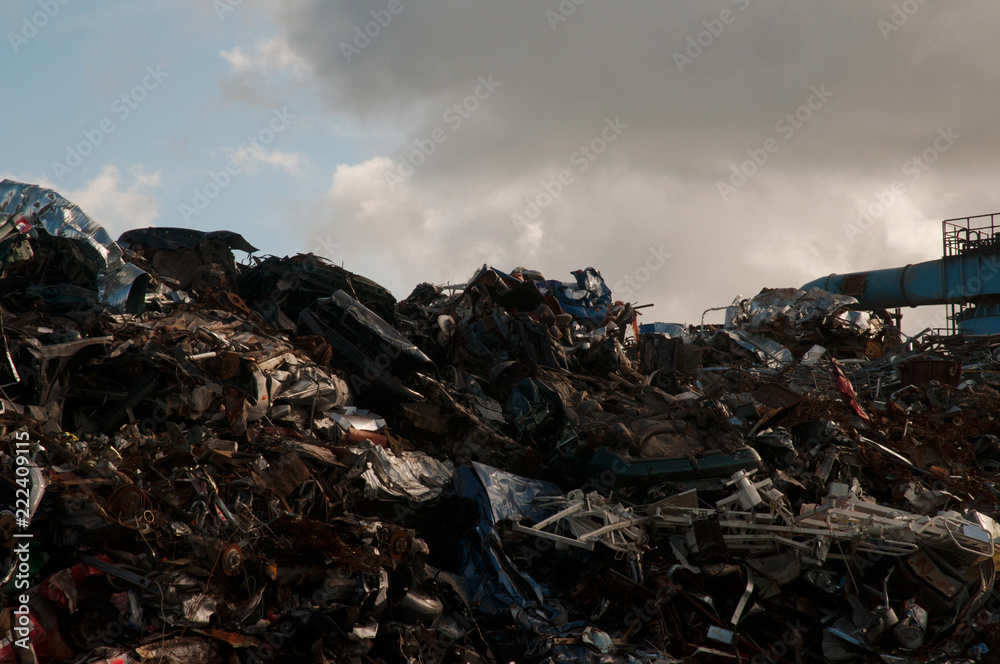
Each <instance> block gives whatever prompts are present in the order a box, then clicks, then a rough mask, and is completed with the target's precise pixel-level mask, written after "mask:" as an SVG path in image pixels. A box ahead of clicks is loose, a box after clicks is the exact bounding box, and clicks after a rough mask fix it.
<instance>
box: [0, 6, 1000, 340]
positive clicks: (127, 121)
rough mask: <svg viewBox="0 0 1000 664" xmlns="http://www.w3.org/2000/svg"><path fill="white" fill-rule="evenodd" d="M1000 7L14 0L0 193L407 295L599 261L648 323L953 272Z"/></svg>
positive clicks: (992, 104) (994, 139)
mask: <svg viewBox="0 0 1000 664" xmlns="http://www.w3.org/2000/svg"><path fill="white" fill-rule="evenodd" d="M997 19H1000V5H997V4H996V3H995V2H986V1H985V0H970V1H968V2H963V3H944V2H937V1H935V0H904V1H900V0H895V1H893V2H889V1H873V0H864V1H862V0H840V1H838V2H803V1H802V0H795V1H792V0H787V1H779V0H773V1H770V2H768V1H764V0H719V1H715V2H709V1H702V2H685V3H681V2H671V1H665V0H656V1H653V0H625V1H623V2H615V3H611V2H599V0H534V1H531V2H525V1H522V0H505V1H503V2H498V1H495V0H492V1H489V0H453V1H444V0H441V1H438V0H373V1H368V0H298V1H296V2H287V3H281V5H280V6H278V3H264V2H257V1H255V0H198V1H197V2H195V1H192V0H172V1H170V0H145V1H144V2H141V3H136V2H117V1H110V0H109V1H93V2H90V1H87V2H84V0H24V1H16V2H5V3H3V4H2V5H0V22H2V24H3V28H4V30H3V32H4V42H5V43H4V44H3V45H2V46H0V58H2V59H3V61H4V62H5V64H6V66H5V67H4V71H5V72H6V73H5V75H4V82H5V85H4V89H5V92H6V94H5V99H4V101H5V104H4V110H3V118H4V120H5V121H4V123H3V127H4V130H3V147H2V148H0V176H5V177H10V178H14V179H18V180H22V181H27V182H34V183H40V184H45V185H48V186H51V187H53V188H55V189H56V190H57V191H59V192H60V193H62V194H63V195H64V196H66V197H67V198H69V199H70V200H72V201H74V202H76V203H79V204H80V205H81V206H82V207H83V209H84V210H86V211H87V212H88V213H90V214H91V216H93V217H95V218H96V219H97V220H98V221H100V222H101V223H103V224H104V225H105V226H107V227H108V228H109V229H110V230H111V232H112V234H113V235H115V236H117V235H118V234H119V233H121V232H122V231H124V230H126V229H128V228H133V227H140V226H148V225H158V226H190V227H194V228H199V229H203V230H215V229H228V230H234V231H238V232H240V233H242V234H244V236H245V237H246V238H247V239H248V240H249V241H250V242H251V243H253V244H255V245H256V246H258V247H260V248H261V249H262V250H263V251H264V252H265V253H272V254H276V255H284V254H293V253H296V252H300V251H301V252H305V251H312V252H315V253H318V254H322V255H325V256H327V257H329V258H331V259H333V260H335V261H337V262H338V263H342V264H343V265H344V266H345V267H347V268H348V269H351V270H354V271H356V272H359V273H361V274H364V275H365V276H367V277H370V278H372V279H375V280H376V281H379V282H381V283H382V284H384V285H385V286H387V287H389V288H390V289H391V290H392V291H393V292H394V293H395V294H396V296H397V297H400V298H402V297H405V296H406V295H407V294H408V293H409V291H410V290H411V288H412V287H413V286H414V285H415V284H416V283H418V282H420V281H433V282H438V283H444V282H447V281H451V282H462V281H464V280H465V279H467V278H468V277H469V276H470V275H471V274H472V273H473V272H474V270H475V269H476V268H477V267H479V266H480V265H482V264H483V263H489V264H490V265H493V266H495V267H497V268H499V269H503V270H509V269H511V268H513V267H515V266H518V265H523V266H527V267H531V268H534V269H537V270H540V271H541V272H543V273H544V274H545V275H546V276H548V277H552V278H561V279H569V278H570V277H569V272H570V271H571V270H573V269H576V268H581V267H585V266H588V265H593V266H594V267H596V268H598V269H599V270H600V271H601V272H602V273H603V275H604V277H605V279H606V280H607V282H608V284H609V286H611V287H612V289H613V290H614V292H615V295H616V296H617V297H619V298H621V299H623V300H630V301H632V302H638V303H642V304H645V303H655V307H653V308H651V309H648V310H646V311H645V316H644V318H645V320H663V321H671V322H697V321H698V319H699V318H700V316H701V312H702V310H704V309H706V308H708V307H712V306H719V305H725V304H728V303H729V302H730V301H732V299H733V298H734V297H735V296H736V295H739V294H741V295H744V296H750V295H753V294H755V293H756V292H758V291H759V290H760V289H761V288H762V287H765V286H766V287H783V286H799V285H801V284H803V283H805V282H807V281H810V280H812V279H813V278H815V277H818V276H821V275H825V274H828V273H831V272H850V271H856V270H864V269H874V268H879V267H893V266H897V265H904V264H906V263H910V262H919V261H922V260H928V259H933V258H936V257H938V256H940V253H941V237H940V222H941V220H942V219H946V218H951V217H959V216H967V215H976V214H983V213H989V212H994V211H997V210H1000V189H998V188H997V187H996V186H995V184H996V182H997V181H998V179H1000V178H998V175H1000V164H998V161H997V158H996V155H997V154H1000V150H998V147H1000V146H998V142H1000V140H998V139H1000V130H998V128H997V127H998V123H997V118H998V117H1000V112H998V111H1000V93H998V92H997V91H998V90H1000V85H998V80H997V79H998V78H1000V68H997V67H996V64H995V63H996V61H997V59H998V58H997V56H1000V41H998V40H997V38H996V35H995V26H996V25H998V21H997ZM941 313H942V312H939V311H925V310H919V311H913V312H911V313H910V314H909V318H910V319H911V322H910V323H909V325H908V326H907V327H909V328H911V329H912V328H913V327H914V326H915V325H917V323H918V322H919V323H922V322H924V321H926V322H928V323H929V324H930V323H933V324H942V323H943V321H942V320H940V314H941ZM714 316H716V318H712V317H711V316H710V317H709V320H716V319H718V320H721V318H719V317H718V315H714ZM913 319H919V320H918V321H917V322H913ZM918 329H919V328H918Z"/></svg>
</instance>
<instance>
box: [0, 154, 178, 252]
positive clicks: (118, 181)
mask: <svg viewBox="0 0 1000 664" xmlns="http://www.w3.org/2000/svg"><path fill="white" fill-rule="evenodd" d="M4 178H10V179H11V180H17V181H19V182H26V183H28V184H37V185H39V186H42V187H46V188H49V189H52V190H53V191H55V192H56V193H58V194H59V195H61V196H62V197H63V198H65V199H66V200H68V201H69V202H71V203H75V204H76V205H78V206H79V207H80V209H81V210H83V211H84V212H86V213H87V214H88V215H89V216H90V217H91V218H92V219H93V220H94V221H96V222H97V223H99V224H100V225H101V226H103V227H104V228H105V230H107V231H108V233H110V234H111V237H113V238H117V237H118V236H119V235H121V234H122V233H124V232H125V231H127V230H129V229H131V228H142V227H144V226H153V225H155V223H156V220H157V218H158V217H159V214H160V203H161V201H160V199H159V198H157V197H156V195H155V194H154V192H155V191H156V190H157V189H159V188H160V186H161V184H162V182H161V178H160V172H159V171H156V172H154V173H149V172H147V171H146V169H145V168H144V167H143V166H142V165H140V164H136V165H134V166H131V167H130V168H129V169H128V171H127V172H126V173H125V174H124V175H123V174H122V172H121V171H120V170H119V169H118V167H117V166H115V165H113V164H108V165H106V166H105V167H104V168H103V169H102V170H101V172H100V173H98V174H97V175H96V176H95V177H93V178H91V179H90V180H88V181H87V182H85V183H84V184H83V185H81V186H80V187H77V188H75V189H67V188H65V187H61V186H59V185H56V184H55V183H53V182H52V181H51V180H49V179H48V178H46V177H44V176H41V177H33V176H32V175H30V174H27V175H14V174H9V173H5V174H0V180H2V179H4Z"/></svg>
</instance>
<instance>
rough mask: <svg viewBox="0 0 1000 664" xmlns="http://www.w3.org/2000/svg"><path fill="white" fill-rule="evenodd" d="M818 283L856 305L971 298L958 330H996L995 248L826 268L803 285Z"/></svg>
mask: <svg viewBox="0 0 1000 664" xmlns="http://www.w3.org/2000/svg"><path fill="white" fill-rule="evenodd" d="M814 287H815V288H822V289H823V290H825V291H829V292H831V293H840V294H842V295H852V296H854V297H856V298H857V299H858V306H857V308H858V309H892V308H895V307H905V306H908V307H919V306H924V305H932V304H973V305H976V306H975V307H974V308H972V309H968V310H966V311H963V312H962V314H961V315H960V316H959V317H958V320H957V325H958V328H959V330H960V331H962V332H966V333H969V334H998V333H1000V306H996V303H997V302H1000V250H994V251H979V252H974V253H965V254H961V255H957V256H947V257H945V258H942V259H939V260H934V261H927V262H924V263H916V264H912V265H906V266H904V267H895V268H889V269H885V270H871V271H868V272H852V273H851V274H831V275H829V276H826V277H821V278H819V279H815V280H813V281H810V282H809V283H807V284H805V285H804V286H802V290H808V289H810V288H814Z"/></svg>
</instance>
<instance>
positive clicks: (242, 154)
mask: <svg viewBox="0 0 1000 664" xmlns="http://www.w3.org/2000/svg"><path fill="white" fill-rule="evenodd" d="M228 155H229V157H230V159H232V160H233V161H235V162H236V163H237V164H239V165H240V166H241V167H242V168H243V170H244V171H245V172H247V173H256V172H257V171H258V169H259V167H260V165H261V164H265V165H267V166H276V167H277V168H280V169H281V170H283V171H285V172H286V173H288V174H289V175H291V176H293V177H302V169H303V168H304V166H305V164H306V162H307V157H306V155H305V154H303V153H302V152H284V151H282V150H271V151H270V152H268V151H267V150H265V149H263V148H253V147H251V148H245V149H243V150H233V149H229V150H228Z"/></svg>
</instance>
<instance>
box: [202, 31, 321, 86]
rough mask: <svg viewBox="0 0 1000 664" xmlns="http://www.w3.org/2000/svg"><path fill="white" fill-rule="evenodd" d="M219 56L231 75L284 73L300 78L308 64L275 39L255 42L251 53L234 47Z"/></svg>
mask: <svg viewBox="0 0 1000 664" xmlns="http://www.w3.org/2000/svg"><path fill="white" fill-rule="evenodd" d="M219 55H221V56H222V58H223V59H224V60H225V61H226V62H228V63H229V66H230V67H231V68H232V70H233V73H235V74H240V75H250V76H259V75H262V74H273V73H284V74H288V75H290V76H292V77H293V78H302V77H303V76H305V75H306V74H307V73H308V71H309V64H308V62H307V61H306V60H304V59H303V58H301V57H299V56H298V55H297V54H296V53H295V51H293V50H292V49H291V48H289V47H288V45H287V44H286V43H285V42H283V41H282V40H280V39H278V38H277V37H275V38H273V39H266V40H262V41H259V42H257V44H256V46H255V47H254V49H253V52H251V53H247V52H245V51H244V50H243V48H242V47H241V46H234V47H233V48H232V49H230V50H228V51H226V50H222V51H219Z"/></svg>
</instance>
